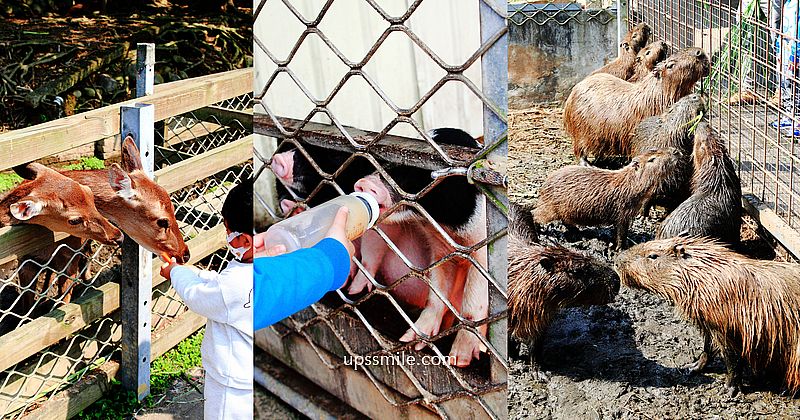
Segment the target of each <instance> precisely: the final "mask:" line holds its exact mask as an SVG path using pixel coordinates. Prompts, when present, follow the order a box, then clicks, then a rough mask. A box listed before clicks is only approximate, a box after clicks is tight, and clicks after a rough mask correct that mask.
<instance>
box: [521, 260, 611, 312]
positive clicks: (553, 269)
mask: <svg viewBox="0 0 800 420" xmlns="http://www.w3.org/2000/svg"><path fill="white" fill-rule="evenodd" d="M538 265H539V267H541V269H542V270H544V272H545V273H546V276H545V282H546V284H540V283H538V282H531V283H530V287H531V288H532V290H531V293H537V292H538V290H534V289H537V288H540V287H541V288H542V289H543V290H550V291H551V294H552V296H553V297H552V298H553V299H556V300H557V302H553V303H557V305H558V306H559V307H570V306H583V305H604V304H606V303H609V302H611V301H613V300H614V297H615V296H616V295H617V292H619V276H617V274H616V273H615V272H614V270H613V269H612V268H611V266H610V265H608V264H606V263H604V262H602V261H600V260H597V259H595V258H592V257H589V256H585V255H581V254H578V253H575V252H572V251H569V250H568V249H566V248H562V247H543V250H542V251H541V253H540V255H539V260H538ZM518 275H520V276H525V275H526V274H525V273H520V274H518ZM527 275H529V276H535V275H536V273H528V274H527Z"/></svg>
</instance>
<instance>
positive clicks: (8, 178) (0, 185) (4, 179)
mask: <svg viewBox="0 0 800 420" xmlns="http://www.w3.org/2000/svg"><path fill="white" fill-rule="evenodd" d="M20 182H22V178H21V177H20V176H19V175H17V174H12V173H7V174H0V192H4V191H8V190H10V189H12V188H14V187H15V186H16V185H17V184H19V183H20Z"/></svg>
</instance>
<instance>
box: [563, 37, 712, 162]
mask: <svg viewBox="0 0 800 420" xmlns="http://www.w3.org/2000/svg"><path fill="white" fill-rule="evenodd" d="M708 71H709V62H708V56H707V55H706V53H705V52H703V50H702V49H700V48H687V49H685V50H682V51H680V52H678V53H676V54H674V55H672V56H671V57H669V58H667V59H666V60H665V61H663V62H661V63H660V64H658V65H657V66H656V68H655V70H653V72H652V73H651V74H649V75H647V76H646V77H645V78H644V79H642V80H641V81H639V82H636V83H631V82H628V81H625V80H621V79H618V78H616V77H614V76H611V75H608V74H595V75H592V76H589V77H587V78H585V79H583V80H582V81H581V82H579V83H578V84H577V85H575V87H574V88H572V92H571V93H570V95H569V97H568V98H567V101H566V103H565V104H564V129H565V130H566V132H567V134H569V135H570V137H572V148H573V153H574V154H575V156H576V157H578V158H585V157H587V156H589V155H590V154H593V155H594V156H595V157H614V156H630V155H631V144H630V141H629V140H630V138H631V133H632V132H633V130H634V129H635V128H636V126H637V125H638V124H639V122H641V121H642V120H643V119H645V118H647V117H650V116H653V115H659V114H661V113H662V112H664V110H666V109H667V108H668V107H669V106H670V105H672V104H674V103H675V102H676V101H677V100H678V99H680V98H682V97H684V96H686V95H688V94H689V93H691V92H692V90H693V89H694V85H695V82H697V81H698V80H700V78H701V77H703V76H705V75H707V74H708Z"/></svg>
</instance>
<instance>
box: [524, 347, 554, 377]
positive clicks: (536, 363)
mask: <svg viewBox="0 0 800 420" xmlns="http://www.w3.org/2000/svg"><path fill="white" fill-rule="evenodd" d="M543 347H544V346H542V339H541V337H540V338H538V339H536V340H534V341H533V342H532V343H530V345H528V353H529V358H530V363H531V370H532V373H533V379H534V380H538V381H541V382H547V381H548V380H550V377H549V376H548V375H547V373H545V372H544V369H542V365H541V364H540V362H541V360H542V349H543Z"/></svg>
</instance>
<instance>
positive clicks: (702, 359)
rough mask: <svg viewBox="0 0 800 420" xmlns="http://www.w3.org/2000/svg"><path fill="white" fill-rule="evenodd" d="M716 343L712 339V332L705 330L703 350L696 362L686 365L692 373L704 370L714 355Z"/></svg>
mask: <svg viewBox="0 0 800 420" xmlns="http://www.w3.org/2000/svg"><path fill="white" fill-rule="evenodd" d="M714 353H715V351H714V345H713V342H712V340H711V334H709V333H708V332H707V331H705V330H703V352H702V353H700V356H698V357H697V360H695V361H694V363H690V364H688V365H686V369H688V370H689V372H691V373H698V372H702V371H703V369H705V367H706V365H707V364H708V362H709V361H711V358H712V357H714Z"/></svg>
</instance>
